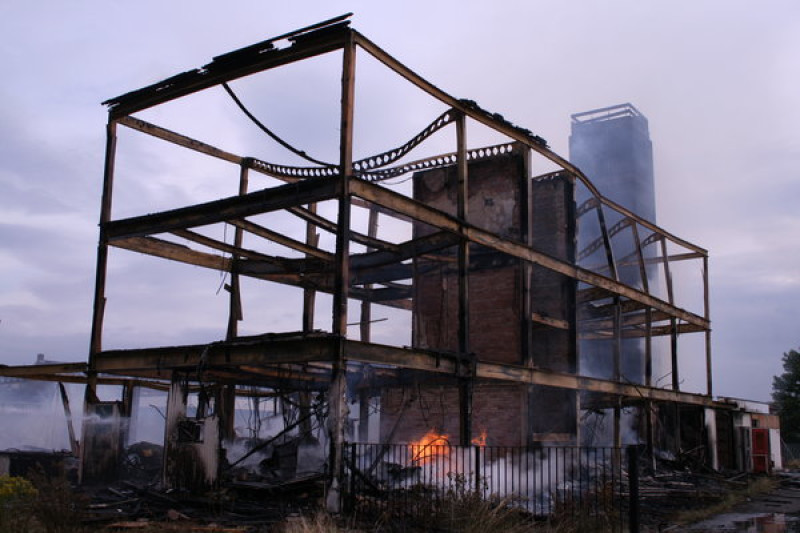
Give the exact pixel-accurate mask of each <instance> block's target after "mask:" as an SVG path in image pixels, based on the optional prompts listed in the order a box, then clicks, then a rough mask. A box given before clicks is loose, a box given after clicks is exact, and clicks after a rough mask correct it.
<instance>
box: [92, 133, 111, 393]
mask: <svg viewBox="0 0 800 533" xmlns="http://www.w3.org/2000/svg"><path fill="white" fill-rule="evenodd" d="M116 153H117V123H116V121H113V120H109V122H108V125H107V126H106V161H105V168H104V172H103V199H102V203H101V205H100V238H99V241H98V243H97V271H96V274H95V285H94V308H93V315H92V337H91V344H90V346H89V365H88V366H89V372H88V378H89V380H88V384H87V387H86V398H87V400H91V401H97V394H96V392H97V371H96V370H95V368H96V363H97V354H99V353H100V352H101V351H102V350H103V318H104V316H105V307H106V275H107V271H108V240H107V238H106V224H107V223H108V222H110V221H111V205H112V197H113V190H114V163H115V160H116Z"/></svg>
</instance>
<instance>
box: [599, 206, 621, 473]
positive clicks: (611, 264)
mask: <svg viewBox="0 0 800 533" xmlns="http://www.w3.org/2000/svg"><path fill="white" fill-rule="evenodd" d="M597 221H598V223H599V224H600V233H601V235H602V236H603V247H604V248H605V250H606V261H608V269H609V271H610V272H611V277H612V278H613V279H614V281H619V273H618V272H617V263H616V261H615V260H614V249H613V248H612V247H611V237H610V236H609V234H608V228H607V227H606V217H605V214H604V213H603V204H602V203H600V204H598V206H597ZM620 303H621V302H620V299H619V296H614V316H613V330H614V381H620V378H621V377H622V372H621V367H622V364H621V359H622V308H621V306H620ZM620 402H621V398H619V397H617V398H616V400H615V404H614V446H615V448H616V449H617V450H619V448H620V446H621V445H622V430H621V419H622V406H621V405H620ZM616 453H618V452H616ZM615 460H617V462H618V458H617V456H616V454H615Z"/></svg>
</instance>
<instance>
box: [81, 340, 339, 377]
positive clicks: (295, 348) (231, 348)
mask: <svg viewBox="0 0 800 533" xmlns="http://www.w3.org/2000/svg"><path fill="white" fill-rule="evenodd" d="M337 343H338V338H336V337H305V338H303V337H293V338H279V339H274V340H269V339H266V340H258V341H242V342H235V341H234V342H216V343H211V344H205V345H203V344H196V345H187V346H165V347H157V348H140V349H133V350H106V351H104V352H102V353H101V354H99V355H98V357H97V364H98V367H97V368H98V371H99V372H109V373H120V372H134V371H137V370H152V369H165V370H166V369H170V370H186V371H191V370H197V369H201V368H203V366H206V367H209V368H225V367H235V366H241V365H256V366H258V365H275V364H279V363H306V362H311V361H332V360H333V357H335V354H336V348H337Z"/></svg>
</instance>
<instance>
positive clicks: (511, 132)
mask: <svg viewBox="0 0 800 533" xmlns="http://www.w3.org/2000/svg"><path fill="white" fill-rule="evenodd" d="M351 31H352V32H353V34H354V36H355V40H356V43H357V44H358V45H359V46H360V47H361V48H363V49H364V50H366V51H367V52H368V53H369V54H370V55H372V56H373V57H374V58H375V59H377V60H378V61H380V62H381V63H383V64H384V65H386V66H387V67H389V68H390V69H392V70H394V71H395V72H396V73H397V74H399V75H400V76H402V77H404V78H405V79H407V80H408V81H410V82H411V83H413V84H414V85H416V86H417V87H419V88H420V89H422V90H423V91H425V92H427V93H428V94H430V95H431V96H433V97H434V98H436V99H438V100H440V101H441V102H444V103H445V104H447V105H449V106H451V107H453V108H454V109H456V110H458V111H461V112H462V113H464V114H465V115H466V116H468V117H470V118H472V119H473V120H477V121H478V122H480V123H482V124H485V125H486V126H488V127H490V128H492V129H494V130H495V131H498V132H500V133H502V134H504V135H507V136H508V137H510V138H512V139H514V140H515V141H518V142H520V143H522V144H524V145H526V146H528V147H529V148H531V149H532V150H534V151H536V152H538V153H539V154H540V155H542V156H544V157H545V158H547V159H549V160H550V161H552V162H554V163H556V164H557V165H559V166H560V167H561V168H564V169H566V170H568V171H569V172H571V173H572V174H574V175H575V176H576V177H577V178H578V179H580V180H581V181H582V182H583V183H584V185H585V186H586V187H587V188H588V189H589V191H590V192H591V193H592V194H593V195H594V196H595V197H597V198H598V200H599V201H600V202H602V203H603V204H604V205H607V206H609V207H611V208H612V209H614V210H615V211H617V212H619V213H621V214H622V215H623V216H626V217H629V218H631V219H633V220H635V221H636V222H638V223H639V224H641V225H642V226H644V227H646V228H648V229H651V230H653V231H656V232H658V233H660V234H662V235H664V236H665V237H666V238H668V239H669V240H671V241H673V242H675V243H676V244H680V245H682V246H684V247H685V248H688V249H690V250H693V251H696V252H700V253H703V254H707V253H708V252H707V251H706V250H704V249H703V248H700V247H699V246H696V245H694V244H692V243H690V242H688V241H685V240H683V239H681V238H679V237H676V236H675V235H672V234H670V233H668V232H666V231H665V230H663V229H662V228H659V227H658V226H656V225H655V224H653V223H652V222H649V221H647V220H645V219H643V218H641V217H640V216H638V215H637V214H635V213H633V212H632V211H630V210H628V209H626V208H625V207H623V206H621V205H619V204H617V203H615V202H613V201H611V200H609V199H607V198H605V197H603V196H602V195H601V194H600V192H599V191H598V190H597V187H595V186H594V184H593V183H592V182H591V181H590V180H589V179H588V178H587V177H586V176H585V175H584V174H583V172H581V170H580V169H579V168H578V167H576V166H575V165H573V164H572V163H570V162H569V161H567V160H566V159H564V158H563V157H561V156H559V155H558V154H556V153H555V152H553V151H552V150H550V149H549V148H548V146H547V143H546V142H544V140H543V139H541V138H540V137H537V136H536V135H533V134H531V132H530V131H528V130H526V129H524V128H520V127H517V126H514V125H513V124H511V123H509V122H508V121H506V120H505V119H503V117H502V116H500V115H498V114H496V113H490V112H488V111H486V110H484V109H482V108H480V107H479V106H477V105H476V104H475V103H474V102H470V101H468V100H459V99H457V98H455V97H453V96H451V95H450V94H448V93H446V92H444V91H443V90H441V89H439V88H438V87H436V86H435V85H433V84H432V83H430V82H429V81H427V80H426V79H424V78H423V77H422V76H420V75H418V74H417V73H415V72H414V71H413V70H411V69H410V68H408V67H407V66H405V65H403V64H402V63H401V62H400V61H398V60H397V59H395V58H394V57H392V56H391V55H390V54H389V53H387V52H386V51H385V50H383V49H382V48H380V47H379V46H378V45H376V44H375V43H373V42H372V41H370V40H369V39H367V38H366V37H365V36H363V35H362V34H360V33H359V32H357V31H356V30H351Z"/></svg>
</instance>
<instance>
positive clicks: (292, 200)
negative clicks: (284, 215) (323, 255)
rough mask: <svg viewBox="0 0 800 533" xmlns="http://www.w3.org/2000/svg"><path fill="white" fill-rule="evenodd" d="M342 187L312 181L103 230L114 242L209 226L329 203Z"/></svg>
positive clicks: (108, 225)
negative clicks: (298, 207)
mask: <svg viewBox="0 0 800 533" xmlns="http://www.w3.org/2000/svg"><path fill="white" fill-rule="evenodd" d="M339 187H340V183H339V182H338V180H332V179H327V178H311V179H307V180H304V181H298V182H296V183H287V184H286V185H280V186H278V187H272V188H268V189H262V190H260V191H255V192H251V193H249V194H245V195H241V196H232V197H229V198H223V199H221V200H214V201H212V202H206V203H203V204H197V205H192V206H188V207H182V208H178V209H172V210H170V211H163V212H160V213H154V214H151V215H144V216H138V217H132V218H126V219H121V220H114V221H111V222H108V223H106V224H105V225H104V226H103V231H104V235H105V237H106V239H107V240H108V241H109V242H112V241H114V240H115V239H123V238H127V237H142V236H146V235H153V234H156V233H163V232H167V231H173V230H177V229H186V228H191V227H196V226H205V225H208V224H214V223H218V222H226V221H228V220H233V219H239V218H243V217H247V216H250V215H256V214H261V213H268V212H271V211H277V210H280V209H287V208H290V207H293V206H298V205H302V204H306V203H313V202H319V201H323V200H328V199H331V198H334V197H335V196H336V194H337V193H338V191H339Z"/></svg>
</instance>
